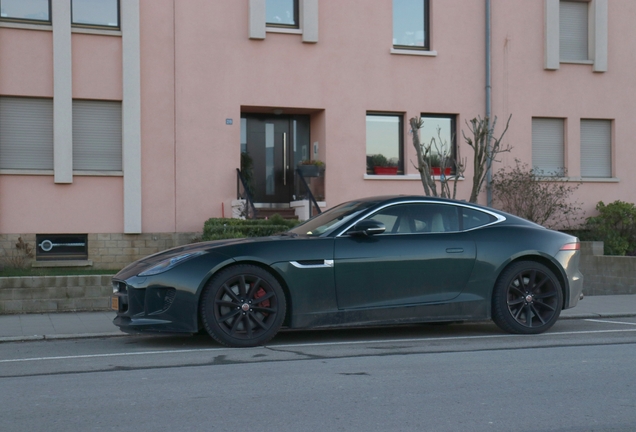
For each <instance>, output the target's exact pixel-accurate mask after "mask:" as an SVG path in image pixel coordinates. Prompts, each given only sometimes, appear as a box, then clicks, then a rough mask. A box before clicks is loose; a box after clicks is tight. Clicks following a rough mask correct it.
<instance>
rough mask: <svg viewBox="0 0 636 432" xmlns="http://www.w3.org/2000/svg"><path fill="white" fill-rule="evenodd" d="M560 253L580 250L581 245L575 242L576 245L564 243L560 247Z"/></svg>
mask: <svg viewBox="0 0 636 432" xmlns="http://www.w3.org/2000/svg"><path fill="white" fill-rule="evenodd" d="M560 250H562V251H571V250H581V243H579V242H576V243H566V244H564V245H563V246H561V249H560Z"/></svg>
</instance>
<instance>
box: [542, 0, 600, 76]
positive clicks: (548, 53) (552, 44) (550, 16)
mask: <svg viewBox="0 0 636 432" xmlns="http://www.w3.org/2000/svg"><path fill="white" fill-rule="evenodd" d="M561 1H562V0H545V59H544V61H545V64H544V68H545V69H547V70H558V69H559V67H560V65H561V63H575V64H576V63H578V64H592V70H593V71H594V72H607V46H608V1H607V0H567V1H582V2H585V3H588V5H589V10H588V20H589V23H588V52H589V55H588V59H589V60H587V61H569V60H566V61H562V60H561V55H560V20H559V14H560V13H559V9H560V3H561Z"/></svg>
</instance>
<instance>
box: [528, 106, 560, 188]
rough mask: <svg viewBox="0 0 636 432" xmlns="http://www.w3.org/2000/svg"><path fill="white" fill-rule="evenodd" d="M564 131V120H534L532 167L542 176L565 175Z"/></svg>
mask: <svg viewBox="0 0 636 432" xmlns="http://www.w3.org/2000/svg"><path fill="white" fill-rule="evenodd" d="M564 129H565V121H564V120H563V119H555V118H538V117H535V118H533V119H532V166H533V168H534V169H535V170H537V171H540V172H542V173H540V174H542V175H545V176H562V175H564V169H565V168H564V167H565V164H564V147H565V142H564V134H563V131H564Z"/></svg>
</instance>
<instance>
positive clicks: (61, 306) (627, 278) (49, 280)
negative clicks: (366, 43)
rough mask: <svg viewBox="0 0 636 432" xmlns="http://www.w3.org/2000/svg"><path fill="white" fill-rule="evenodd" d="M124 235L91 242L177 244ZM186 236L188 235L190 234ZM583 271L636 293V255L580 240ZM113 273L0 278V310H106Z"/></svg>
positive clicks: (613, 290)
mask: <svg viewBox="0 0 636 432" xmlns="http://www.w3.org/2000/svg"><path fill="white" fill-rule="evenodd" d="M111 236H112V234H111ZM149 236H152V234H149ZM124 237H131V238H130V239H128V240H118V239H117V238H116V239H113V238H112V237H111V238H110V239H108V240H107V239H106V238H104V237H102V239H101V240H100V239H99V237H96V238H97V240H95V241H97V242H104V243H103V248H104V249H107V250H106V251H105V252H104V256H115V257H118V256H123V257H130V256H134V255H135V254H142V253H145V252H150V251H149V250H148V249H152V252H156V251H157V250H161V248H164V247H165V248H167V247H169V245H172V244H174V243H175V239H174V238H173V237H172V236H166V237H163V238H161V237H159V236H158V237H157V239H156V240H155V239H152V237H151V239H144V240H143V241H144V242H146V241H147V242H150V243H144V245H143V247H142V246H141V243H137V245H139V246H138V247H135V246H133V245H132V244H131V246H130V247H131V248H132V249H134V251H131V253H130V254H128V255H124V254H120V255H117V254H116V252H117V251H116V250H113V251H108V249H118V245H119V244H122V243H117V242H120V241H131V242H134V241H138V242H140V241H142V240H141V239H139V237H140V236H124ZM133 237H136V239H133ZM184 238H185V239H188V235H185V237H184ZM16 240H17V237H16ZM177 241H178V240H177ZM109 242H110V243H109ZM112 242H114V243H112ZM152 242H156V243H152ZM185 243H188V242H187V241H186V242H185ZM154 248H156V249H154ZM98 249H99V248H98ZM135 249H136V250H135ZM152 252H150V253H152ZM114 262H115V263H118V264H125V263H126V261H124V260H123V259H120V260H118V259H117V258H115V260H114ZM581 273H583V276H584V277H585V280H584V283H583V292H584V294H585V295H586V296H594V295H608V294H636V257H618V256H604V255H603V243H602V242H583V243H582V244H581ZM111 277H112V275H95V276H44V277H0V313H32V312H63V311H77V310H82V311H87V310H108V309H110V304H109V301H110V296H111V294H112V288H111V283H110V279H111Z"/></svg>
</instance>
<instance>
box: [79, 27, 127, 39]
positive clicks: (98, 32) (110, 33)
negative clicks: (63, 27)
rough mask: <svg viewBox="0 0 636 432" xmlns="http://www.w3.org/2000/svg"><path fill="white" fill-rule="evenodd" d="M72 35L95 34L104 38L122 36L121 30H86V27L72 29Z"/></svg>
mask: <svg viewBox="0 0 636 432" xmlns="http://www.w3.org/2000/svg"><path fill="white" fill-rule="evenodd" d="M71 33H80V34H94V35H102V36H120V37H121V30H119V29H112V30H109V29H100V28H84V27H72V28H71Z"/></svg>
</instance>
